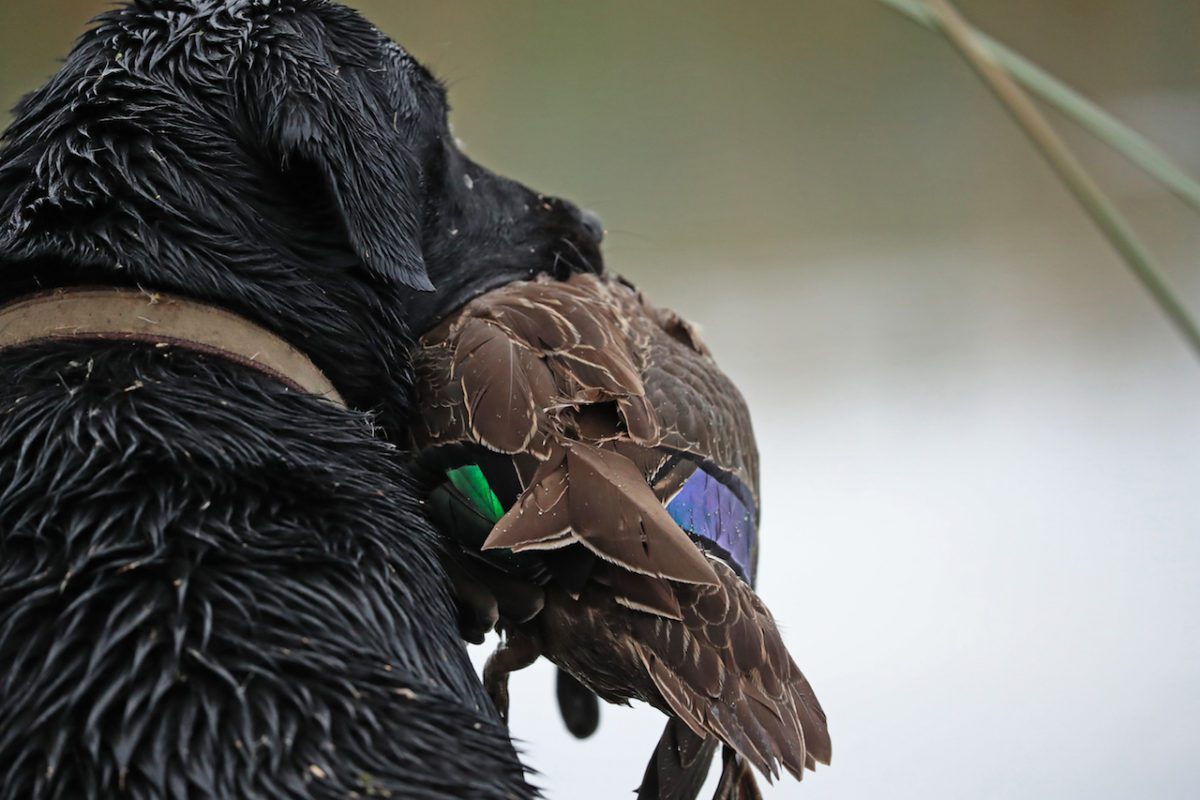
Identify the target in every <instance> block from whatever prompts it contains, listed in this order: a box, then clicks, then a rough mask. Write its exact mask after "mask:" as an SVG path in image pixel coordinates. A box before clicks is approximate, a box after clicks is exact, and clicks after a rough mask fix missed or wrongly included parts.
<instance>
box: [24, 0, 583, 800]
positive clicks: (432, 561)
mask: <svg viewBox="0 0 1200 800" xmlns="http://www.w3.org/2000/svg"><path fill="white" fill-rule="evenodd" d="M2 148H3V149H2V150H0V304H3V303H8V302H10V301H12V300H13V299H14V298H17V297H20V296H22V295H25V294H28V293H30V292H34V291H38V290H44V289H47V288H52V287H73V286H97V285H99V286H124V287H139V288H142V289H144V290H145V291H147V292H166V293H171V294H174V295H177V296H183V297H187V298H192V299H195V300H198V301H203V302H205V303H208V304H211V305H216V306H220V307H222V308H224V309H227V310H230V311H233V312H235V313H237V314H240V315H241V316H243V317H245V318H246V319H248V320H251V321H253V322H254V323H257V324H258V325H260V326H262V327H264V328H266V329H269V330H271V331H273V332H274V333H276V334H278V335H280V336H282V337H283V338H284V339H286V340H287V341H289V342H290V343H291V344H293V345H295V346H296V347H298V348H299V349H301V350H303V351H304V352H305V353H306V354H307V355H308V356H309V357H310V358H311V360H312V361H313V362H315V363H316V365H317V366H318V367H320V368H321V370H323V371H324V372H325V374H326V375H327V376H328V377H329V378H330V379H331V380H332V382H333V383H334V385H335V386H336V387H337V388H338V389H339V390H340V392H341V394H342V395H343V396H344V397H345V399H346V401H347V403H348V405H349V406H350V410H347V409H343V408H339V407H336V406H334V405H333V404H330V403H327V402H326V401H324V400H322V399H318V398H316V397H312V396H308V395H304V394H302V393H297V392H295V391H291V390H289V389H288V388H287V387H285V386H284V385H283V384H282V383H279V382H277V381H274V380H272V379H271V378H270V377H267V376H266V375H264V374H262V373H261V372H259V371H257V370H255V369H252V368H248V367H245V366H242V365H239V364H236V363H233V362H232V361H229V360H226V359H223V358H221V357H219V356H211V355H204V354H202V353H199V352H196V351H195V350H192V349H188V348H186V347H183V348H181V347H166V348H163V347H154V346H152V345H146V344H137V343H121V342H101V341H83V342H70V343H62V342H54V343H42V344H36V345H30V346H25V347H20V348H14V349H8V350H4V351H0V377H2V382H0V665H2V668H0V797H2V798H5V799H7V798H27V797H39V798H40V797H53V798H76V797H85V798H100V797H109V796H130V797H134V798H159V797H170V798H185V797H189V798H194V797H216V798H257V797H264V798H265V797H270V798H315V797H329V798H333V797H339V798H341V797H370V796H378V797H387V796H390V797H396V798H401V797H405V798H407V797H413V798H442V797H455V798H523V797H530V796H532V795H533V794H534V792H533V790H532V789H530V788H529V786H528V785H527V783H526V782H525V778H524V775H523V773H522V770H521V767H520V765H519V763H518V761H517V760H516V757H515V755H514V753H513V750H512V747H511V745H510V743H509V741H508V739H507V733H506V731H505V729H504V728H503V726H502V725H501V724H500V723H499V722H498V721H497V719H496V717H495V714H494V712H493V710H492V709H491V707H490V706H489V704H488V701H487V698H486V696H485V695H484V694H483V692H482V691H481V688H480V686H479V684H478V681H477V679H476V677H475V675H474V673H473V672H472V670H471V667H470V664H469V663H468V661H467V658H466V655H465V653H464V650H463V647H462V645H461V643H460V641H459V638H458V632H457V628H456V625H455V618H454V608H453V605H452V602H451V599H450V596H449V590H448V588H447V585H446V580H445V577H444V574H443V573H442V572H441V568H440V567H439V565H438V562H437V558H436V552H435V551H436V541H435V535H434V533H433V532H432V530H431V528H430V527H429V526H428V523H427V522H426V521H425V519H424V516H423V514H422V513H421V510H420V508H419V506H418V501H417V500H416V490H415V488H414V486H415V485H414V483H413V482H412V481H411V480H410V478H409V476H408V475H407V473H406V472H404V471H403V470H402V469H401V468H400V467H399V466H397V464H398V461H397V459H396V458H395V455H394V453H393V451H392V449H391V447H390V446H389V445H386V444H385V443H383V442H382V441H381V439H380V437H379V436H378V435H377V434H379V433H382V434H383V435H384V436H385V437H388V438H392V439H394V440H398V438H399V437H400V436H402V435H403V432H404V426H405V425H406V421H407V420H408V418H409V416H410V413H411V398H410V386H411V374H410V368H409V364H408V360H407V359H408V355H407V353H408V347H409V345H410V344H411V342H412V340H413V334H412V332H413V331H415V332H416V333H420V332H421V330H422V329H423V328H424V327H426V326H427V325H428V324H430V323H431V322H432V321H434V320H436V319H437V318H438V317H439V316H440V315H441V314H442V313H443V312H444V311H445V310H447V309H449V308H453V307H456V306H458V305H460V304H461V303H462V302H463V301H464V300H465V299H466V298H468V297H469V296H471V295H473V294H476V293H478V292H480V291H483V290H486V289H487V288H490V287H492V286H495V285H498V284H501V283H504V282H507V281H510V280H513V279H515V278H526V277H530V276H532V275H534V274H536V273H538V272H556V273H559V274H561V273H563V272H569V271H571V270H587V269H599V267H600V256H599V252H598V242H599V230H598V226H597V225H596V223H595V221H594V220H593V219H591V218H590V217H589V216H588V215H587V214H582V213H580V212H579V211H578V210H577V209H575V208H574V207H573V206H571V205H570V204H568V203H565V202H563V201H560V200H557V199H553V198H546V197H542V196H541V195H538V194H536V193H534V192H531V191H530V190H528V189H526V188H524V187H523V186H521V185H519V184H517V183H514V182H512V181H509V180H506V179H503V178H500V177H498V176H496V175H494V174H492V173H490V172H488V171H487V170H485V169H483V168H481V167H479V166H477V165H475V164H474V163H472V162H471V161H470V160H468V159H467V158H466V157H465V156H463V155H462V154H461V153H460V152H459V151H458V150H457V148H456V147H455V145H454V142H453V139H452V138H451V136H450V135H449V133H448V128H447V124H446V102H445V96H444V91H443V89H442V88H441V86H440V85H439V84H438V83H437V82H436V81H435V80H434V79H433V78H432V77H431V76H430V75H429V73H428V72H426V70H425V69H424V68H422V67H421V66H420V65H419V64H418V63H416V62H415V61H414V60H413V59H412V58H411V57H410V56H409V55H408V54H406V53H405V52H404V51H403V50H402V49H401V48H399V47H398V46H397V45H395V44H394V43H392V42H390V41H389V40H388V39H386V37H384V36H383V35H382V34H380V33H379V32H378V31H377V30H376V29H374V28H373V27H372V26H371V25H369V24H368V23H367V22H365V21H364V20H363V19H361V18H360V17H359V16H358V15H357V14H355V13H354V12H352V11H349V10H347V9H345V8H343V7H340V6H338V5H336V4H334V3H331V2H326V1H325V0H224V1H218V0H137V1H136V2H132V3H130V4H129V5H128V6H126V7H123V8H120V9H118V10H116V11H113V12H111V13H108V14H105V15H104V16H102V17H101V18H100V19H99V20H98V22H97V24H96V26H95V27H94V28H93V29H92V30H91V31H90V32H88V33H87V34H86V35H85V36H84V37H83V38H82V39H81V40H80V42H79V43H78V45H77V46H76V48H75V49H74V51H73V52H72V53H71V55H70V56H69V57H68V59H67V61H66V63H65V65H64V66H63V68H62V70H61V71H60V72H59V73H58V75H56V76H55V77H54V78H53V79H52V80H51V81H50V82H49V83H48V84H47V85H46V86H45V87H43V88H42V89H40V90H39V91H37V92H35V93H33V94H32V95H30V96H29V97H27V98H25V100H24V101H23V102H22V103H21V105H20V106H19V108H18V109H17V117H16V120H15V122H14V123H13V125H12V126H11V127H10V129H9V130H8V131H7V133H6V134H5V136H4V139H3V144H2ZM431 286H432V287H436V289H437V291H436V292H434V293H427V292H425V291H422V290H426V289H428V288H430V287H431Z"/></svg>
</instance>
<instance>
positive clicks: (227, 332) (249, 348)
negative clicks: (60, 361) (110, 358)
mask: <svg viewBox="0 0 1200 800" xmlns="http://www.w3.org/2000/svg"><path fill="white" fill-rule="evenodd" d="M87 339H94V340H104V341H133V342H144V343H147V344H153V345H155V346H156V347H184V348H187V349H189V350H195V351H197V352H201V353H207V354H209V355H216V356H220V357H221V358H225V359H227V360H230V361H233V362H235V363H238V364H242V365H243V366H248V367H251V368H253V369H256V370H258V371H260V372H263V373H265V374H266V375H269V376H270V377H272V378H274V379H276V380H278V381H280V382H282V383H284V384H285V385H287V386H288V387H289V388H292V389H295V390H297V391H302V392H307V393H309V394H314V395H317V396H319V397H323V398H325V399H327V400H329V401H330V402H333V403H336V404H337V405H345V402H344V401H343V400H342V397H341V395H340V394H339V393H338V391H337V389H336V388H334V386H333V384H332V383H331V382H330V381H329V379H328V378H327V377H326V376H325V375H324V373H322V372H321V370H320V369H318V368H317V366H316V365H315V364H313V362H312V361H311V360H310V359H309V358H308V356H306V355H305V354H304V353H302V352H300V351H299V350H297V349H296V348H294V347H292V346H291V345H290V344H288V343H287V342H286V341H284V340H283V339H281V338H279V337H278V336H276V335H275V334H273V333H271V332H270V331H267V330H266V329H264V328H262V327H259V326H258V325H255V324H254V323H252V322H250V321H249V320H247V319H245V318H244V317H240V316H238V315H237V314H233V313H231V312H229V311H226V310H224V309H221V308H217V307H215V306H210V305H205V304H202V303H197V302H195V301H192V300H188V299H185V298H180V297H174V296H169V295H163V294H159V293H157V292H142V291H137V290H131V289H113V288H87V289H83V288H80V289H56V290H54V291H51V292H44V293H41V294H37V295H33V296H31V297H26V298H23V299H21V300H17V301H15V302H12V303H9V304H7V305H5V306H2V307H0V350H4V349H7V348H12V347H18V346H22V345H28V344H34V343H38V342H44V341H47V340H76V341H77V340H87Z"/></svg>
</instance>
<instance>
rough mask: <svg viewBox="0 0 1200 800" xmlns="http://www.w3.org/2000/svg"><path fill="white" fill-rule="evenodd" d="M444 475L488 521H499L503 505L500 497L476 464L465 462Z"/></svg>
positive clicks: (502, 512)
mask: <svg viewBox="0 0 1200 800" xmlns="http://www.w3.org/2000/svg"><path fill="white" fill-rule="evenodd" d="M446 477H448V478H449V479H450V482H451V483H452V484H454V488H455V489H457V490H458V491H459V492H460V493H461V494H462V495H463V497H465V498H467V500H469V501H470V502H471V505H473V506H474V507H475V510H476V511H478V512H479V513H480V514H482V515H483V516H485V517H487V519H488V521H489V522H499V521H500V518H501V517H503V516H504V507H503V506H501V505H500V499H499V498H497V497H496V493H495V492H493V491H492V487H491V485H490V484H489V483H488V479H487V478H485V477H484V475H483V470H481V469H480V468H479V467H478V466H476V465H475V464H467V465H466V466H463V467H457V468H456V469H448V470H446Z"/></svg>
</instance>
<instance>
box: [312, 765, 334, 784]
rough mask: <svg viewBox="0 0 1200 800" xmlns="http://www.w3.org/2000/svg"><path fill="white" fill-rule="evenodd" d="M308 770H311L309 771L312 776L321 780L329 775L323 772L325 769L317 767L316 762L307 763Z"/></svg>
mask: <svg viewBox="0 0 1200 800" xmlns="http://www.w3.org/2000/svg"><path fill="white" fill-rule="evenodd" d="M308 771H309V772H311V773H312V776H313V777H314V778H316V779H317V780H321V781H323V780H325V779H326V778H327V777H329V775H328V774H327V773H326V772H325V770H323V769H321V768H320V767H318V766H317V765H316V764H309V765H308Z"/></svg>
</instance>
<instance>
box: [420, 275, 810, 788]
mask: <svg viewBox="0 0 1200 800" xmlns="http://www.w3.org/2000/svg"><path fill="white" fill-rule="evenodd" d="M414 364H415V369H416V376H417V377H416V392H417V395H418V402H417V408H418V409H420V410H421V411H420V414H421V419H420V420H419V421H417V422H416V423H415V424H414V425H413V426H412V431H413V441H412V442H411V445H412V447H413V448H414V450H415V451H416V452H417V453H419V456H418V462H419V463H420V465H421V471H422V473H423V475H424V476H425V479H426V481H427V483H428V486H429V491H428V500H427V505H428V510H429V513H430V516H431V517H432V518H433V520H434V522H435V524H436V525H437V526H438V528H439V529H440V530H441V531H442V532H443V534H444V535H445V536H446V538H447V540H448V541H449V542H451V544H452V546H450V547H449V548H448V550H449V551H450V552H451V554H452V557H451V558H450V559H449V563H450V565H451V566H450V567H449V568H448V571H449V572H450V574H451V579H452V582H453V584H454V590H455V594H456V595H457V597H458V599H459V603H460V606H464V607H466V608H468V609H470V613H468V614H466V616H465V618H466V619H472V620H475V621H476V624H475V625H474V628H473V633H470V634H465V635H466V636H467V638H470V639H472V640H473V641H482V633H483V632H485V631H487V630H488V629H490V628H493V627H494V628H495V629H496V630H498V631H499V632H500V633H501V635H502V639H501V643H500V645H499V646H498V647H497V648H496V650H495V651H494V652H493V653H492V654H491V656H490V657H489V658H488V660H487V663H486V664H485V666H484V669H483V681H484V686H485V689H486V690H487V693H488V694H489V696H490V697H491V698H492V700H493V702H494V703H495V705H496V707H497V710H498V711H499V712H500V714H501V716H502V717H503V718H504V719H505V720H507V719H508V713H509V694H508V676H509V675H510V674H511V673H512V672H514V671H516V670H519V669H522V668H524V667H526V666H528V665H530V664H532V663H533V662H534V661H535V660H536V659H537V658H539V657H545V658H547V659H549V660H550V661H551V662H552V663H554V664H555V665H556V666H557V667H558V669H559V677H558V692H557V694H558V699H559V704H560V709H561V711H562V712H563V716H564V721H565V722H566V723H567V727H568V729H570V730H571V732H572V733H574V734H575V735H577V736H581V737H583V736H587V735H589V734H590V733H591V732H592V731H594V730H595V726H596V724H597V723H598V718H599V711H598V708H597V703H596V700H595V698H596V697H599V698H601V699H603V700H605V701H607V702H609V703H614V704H627V703H629V701H631V700H641V701H644V702H646V703H648V704H649V705H651V706H653V707H655V708H657V709H658V710H660V711H662V712H663V713H664V714H666V715H667V717H668V722H667V724H666V726H665V728H664V730H663V734H662V736H661V738H660V739H659V742H658V744H657V746H656V748H655V750H654V752H653V753H652V755H651V758H650V761H649V764H648V765H647V767H646V770H645V773H644V775H643V778H642V782H641V785H640V787H639V789H638V797H639V798H642V800H685V799H686V800H690V799H691V798H695V797H696V796H697V795H698V793H699V792H700V790H701V786H702V784H703V782H704V780H705V778H706V777H707V774H708V771H709V766H710V762H711V760H712V759H713V757H714V756H715V753H716V750H717V748H718V747H720V748H721V750H722V767H721V777H720V780H719V781H718V788H717V791H716V795H715V798H716V800H752V799H753V798H757V797H759V796H760V794H759V790H758V788H757V784H756V782H755V778H754V774H753V772H752V771H751V767H753V769H756V770H757V771H758V772H759V773H761V774H762V775H763V776H764V777H766V778H767V779H768V780H771V781H773V780H775V779H777V778H779V777H780V776H781V774H782V772H784V771H786V772H787V773H790V774H791V775H792V776H793V777H794V778H796V779H797V780H799V779H801V778H802V777H803V775H804V772H805V770H813V769H815V768H816V765H817V764H829V763H830V759H831V744H830V736H829V729H828V724H827V720H826V716H825V712H824V711H823V710H822V708H821V705H820V703H819V702H818V700H817V698H816V696H815V694H814V692H813V690H812V687H811V686H810V684H809V682H808V680H807V679H806V678H805V677H804V675H803V674H802V673H801V671H800V669H799V667H798V666H797V665H796V663H795V661H794V660H793V658H792V656H791V655H790V654H789V652H788V650H787V647H786V646H785V644H784V642H783V640H782V637H781V635H780V632H779V629H778V626H777V624H776V622H775V619H774V617H773V616H772V614H771V612H770V610H769V609H768V608H767V606H766V605H765V604H764V603H763V601H762V599H761V598H760V597H759V596H758V594H757V593H756V592H755V590H754V581H755V577H756V571H757V565H758V544H759V539H758V521H759V507H760V506H759V459H758V451H757V447H756V444H755V438H754V433H753V428H752V426H751V423H750V415H749V412H748V409H747V406H746V403H745V401H744V399H743V397H742V395H741V393H740V392H739V391H738V389H737V387H736V386H735V385H734V384H733V382H732V381H731V380H730V379H729V378H728V377H727V376H726V375H725V373H724V372H722V371H721V370H720V369H719V368H718V367H717V365H716V362H715V360H714V359H713V357H712V353H711V352H710V351H709V349H708V348H707V347H706V346H705V344H704V343H703V341H702V340H701V338H700V335H699V333H698V330H697V328H696V327H695V326H694V325H692V324H691V323H690V322H688V321H687V320H685V319H683V318H682V317H680V316H679V315H678V314H676V313H674V312H672V311H670V310H668V309H665V308H660V307H657V306H655V305H653V304H651V303H650V302H649V301H648V300H647V299H646V298H645V297H644V296H643V295H642V293H641V292H639V291H638V290H637V289H636V287H635V286H634V285H633V284H631V283H629V282H628V281H626V280H624V279H623V278H621V277H620V276H618V275H615V274H613V273H610V272H607V271H606V272H601V273H599V274H597V273H577V274H574V275H571V276H569V277H568V278H566V279H560V278H555V277H551V276H545V275H543V276H539V277H537V278H535V279H533V280H528V281H517V282H513V283H509V284H506V285H504V286H501V287H499V288H496V289H493V290H491V291H489V292H486V293H484V294H482V295H480V296H478V297H476V298H474V299H473V300H471V301H469V302H468V303H466V304H465V305H463V306H462V307H461V308H460V309H458V310H457V311H456V312H455V313H453V314H451V315H450V316H448V317H447V318H445V319H444V320H442V321H441V323H440V324H438V325H437V326H436V327H434V328H433V329H432V330H430V331H429V332H428V333H426V334H425V335H424V336H422V337H421V339H420V341H419V343H418V345H417V348H416V352H415V354H414ZM468 627H470V626H468Z"/></svg>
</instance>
